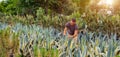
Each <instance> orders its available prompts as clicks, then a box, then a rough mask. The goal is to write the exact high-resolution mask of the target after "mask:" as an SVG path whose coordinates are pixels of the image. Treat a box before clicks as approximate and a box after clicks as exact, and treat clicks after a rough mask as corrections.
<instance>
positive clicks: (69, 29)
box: [63, 19, 78, 39]
mask: <svg viewBox="0 0 120 57" xmlns="http://www.w3.org/2000/svg"><path fill="white" fill-rule="evenodd" d="M66 33H68V38H74V39H76V38H77V36H78V26H77V25H76V20H75V19H72V20H71V21H70V22H68V23H66V24H65V28H64V33H63V34H64V35H66Z"/></svg>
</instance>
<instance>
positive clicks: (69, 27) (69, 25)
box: [65, 22, 78, 35]
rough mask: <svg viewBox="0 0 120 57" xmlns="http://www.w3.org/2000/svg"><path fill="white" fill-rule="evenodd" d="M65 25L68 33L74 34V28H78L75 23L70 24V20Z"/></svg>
mask: <svg viewBox="0 0 120 57" xmlns="http://www.w3.org/2000/svg"><path fill="white" fill-rule="evenodd" d="M65 27H67V29H68V30H67V32H68V33H69V34H70V35H74V32H75V30H78V26H77V25H76V24H75V25H71V24H70V22H68V23H66V24H65Z"/></svg>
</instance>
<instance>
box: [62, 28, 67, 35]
mask: <svg viewBox="0 0 120 57" xmlns="http://www.w3.org/2000/svg"><path fill="white" fill-rule="evenodd" d="M66 31H67V27H65V28H64V32H63V35H64V36H65V35H66Z"/></svg>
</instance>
